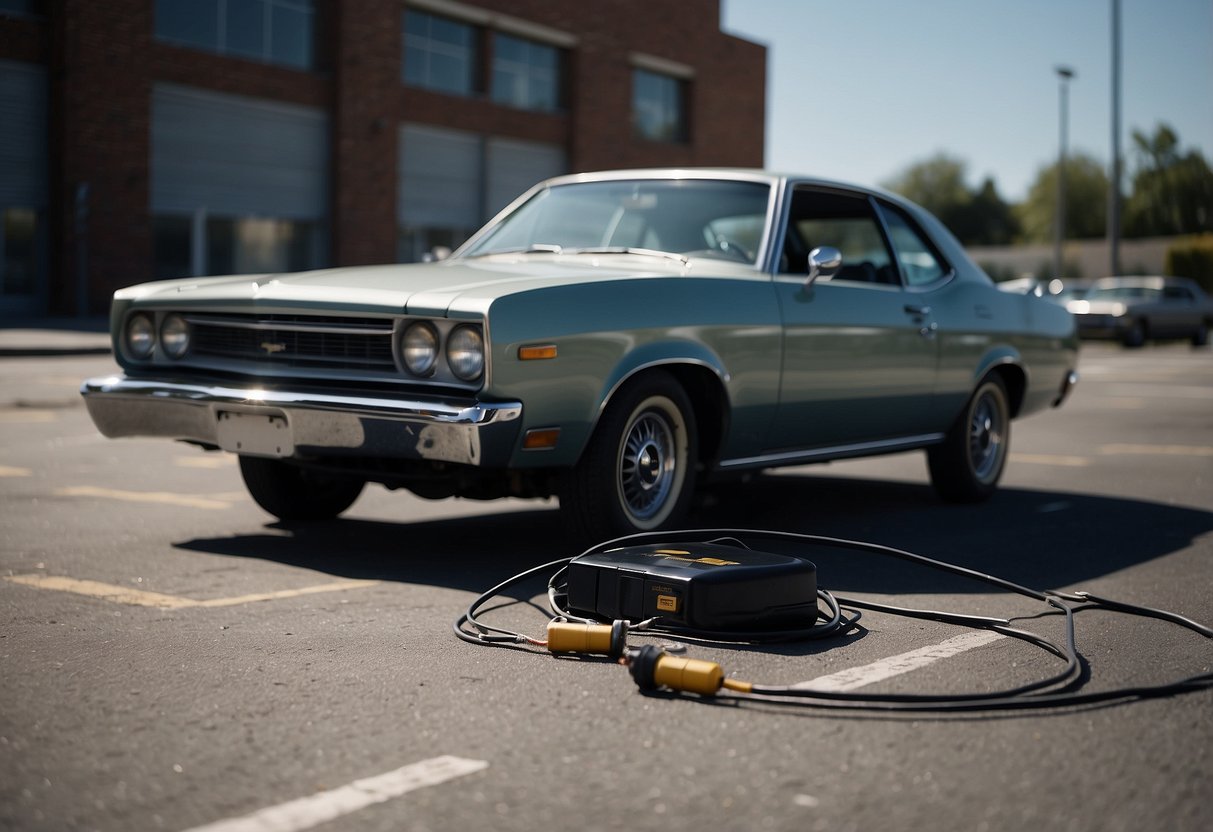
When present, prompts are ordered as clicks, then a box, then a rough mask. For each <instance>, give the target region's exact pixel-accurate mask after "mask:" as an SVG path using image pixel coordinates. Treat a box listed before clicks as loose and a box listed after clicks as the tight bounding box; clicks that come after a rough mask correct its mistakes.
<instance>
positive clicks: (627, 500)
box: [560, 371, 698, 542]
mask: <svg viewBox="0 0 1213 832" xmlns="http://www.w3.org/2000/svg"><path fill="white" fill-rule="evenodd" d="M697 439H698V437H697V434H696V426H695V413H694V410H693V408H692V407H691V402H690V399H689V398H688V397H687V394H686V392H685V391H684V390H683V389H682V387H681V386H680V385H679V384H678V382H676V381H675V380H674V378H673V377H672V376H670V375H669V374H668V373H665V372H660V371H657V372H653V373H649V374H646V375H644V376H642V377H640V378H638V379H635V380H634V381H631V382H628V383H627V384H626V385H625V386H624V387H623V388H621V389H620V391H619V392H618V393H617V394H616V395H615V397H614V398H613V399H612V400H611V402H610V404H609V405H608V406H607V409H606V411H605V412H604V413H603V415H602V418H601V419H600V420H599V423H598V427H597V428H596V429H595V431H594V434H593V436H591V437H590V441H589V444H588V445H587V446H586V449H585V452H584V453H583V454H582V456H581V459H580V461H578V463H577V465H576V466H574V467H573V469H572V470H571V471H570V472H569V473H568V475H567V476H566V478H565V483H564V488H563V489H562V492H561V506H560V507H561V510H562V512H563V514H564V517H565V525H566V528H567V530H568V532H569V534H570V535H571V536H572V537H573V538H574V539H575V540H578V541H587V542H599V541H602V540H607V539H610V538H614V537H619V536H621V535H625V534H634V533H637V532H648V531H655V530H658V529H662V528H670V527H671V526H672V525H674V524H676V523H677V522H678V521H680V520H681V519H682V518H683V517H684V516H685V515H686V513H687V509H688V506H689V505H690V502H691V495H692V492H693V491H694V488H695V465H696V462H697V447H696V444H697Z"/></svg>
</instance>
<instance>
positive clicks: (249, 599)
mask: <svg viewBox="0 0 1213 832" xmlns="http://www.w3.org/2000/svg"><path fill="white" fill-rule="evenodd" d="M377 583H379V581H360V580H356V579H352V578H351V579H350V580H348V581H334V582H333V583H331V584H317V585H316V586H305V587H303V588H301V589H282V590H279V591H277V592H257V593H253V594H251V595H237V596H236V597H234V598H212V599H211V600H209V601H198V602H197V603H196V604H194V606H198V607H234V606H236V605H238V604H252V603H254V602H256V601H275V600H277V599H279V598H297V597H299V596H300V595H315V594H316V593H318V592H340V591H341V590H343V589H361V588H362V587H366V586H375V585H376V584H377Z"/></svg>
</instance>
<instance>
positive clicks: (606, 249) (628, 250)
mask: <svg viewBox="0 0 1213 832" xmlns="http://www.w3.org/2000/svg"><path fill="white" fill-rule="evenodd" d="M564 253H565V254H643V255H645V256H648V257H664V258H665V259H667V260H677V261H678V262H679V263H682V264H683V265H684V266H685V265H686V264H687V263H690V262H691V260H690V258H689V257H687V256H686V255H685V254H678V253H677V252H674V251H658V250H657V249H655V248H636V247H635V246H597V247H594V248H571V249H567V250H566V251H565V252H564Z"/></svg>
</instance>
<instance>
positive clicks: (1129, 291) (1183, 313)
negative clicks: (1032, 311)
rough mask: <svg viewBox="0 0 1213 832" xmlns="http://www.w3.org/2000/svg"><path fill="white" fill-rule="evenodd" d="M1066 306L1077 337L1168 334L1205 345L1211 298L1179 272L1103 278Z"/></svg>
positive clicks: (1140, 339)
mask: <svg viewBox="0 0 1213 832" xmlns="http://www.w3.org/2000/svg"><path fill="white" fill-rule="evenodd" d="M1066 308H1067V309H1069V310H1070V312H1071V313H1073V315H1074V317H1075V319H1076V320H1077V321H1078V332H1079V335H1080V336H1081V337H1083V338H1110V339H1114V340H1118V341H1120V342H1121V343H1123V344H1124V345H1125V346H1127V347H1140V346H1141V345H1142V344H1144V343H1145V342H1146V341H1147V340H1154V339H1158V340H1162V339H1167V338H1182V339H1185V340H1190V341H1191V342H1192V344H1193V345H1194V346H1204V345H1206V344H1207V343H1209V329H1210V327H1213V299H1210V298H1209V296H1208V295H1207V294H1205V292H1204V290H1203V289H1201V288H1200V286H1199V285H1198V284H1197V283H1196V281H1194V280H1188V279H1186V278H1182V277H1108V278H1104V279H1103V280H1099V281H1096V282H1095V284H1094V285H1093V286H1091V288H1090V289H1089V290H1088V291H1087V292H1086V294H1084V295H1083V297H1082V298H1080V299H1077V300H1072V301H1069V302H1068V303H1067V304H1066Z"/></svg>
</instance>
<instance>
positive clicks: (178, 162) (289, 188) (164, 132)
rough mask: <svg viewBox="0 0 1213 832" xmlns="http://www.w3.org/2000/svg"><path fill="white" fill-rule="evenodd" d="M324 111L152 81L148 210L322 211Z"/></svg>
mask: <svg viewBox="0 0 1213 832" xmlns="http://www.w3.org/2000/svg"><path fill="white" fill-rule="evenodd" d="M327 170H328V123H327V118H326V116H325V114H324V112H323V111H321V110H317V109H313V108H309V107H301V106H297V105H293V104H284V103H281V102H277V101H265V100H262V99H255V98H248V97H245V96H238V95H227V94H223V93H215V92H209V91H203V90H197V89H192V88H189V87H181V86H177V85H175V84H156V86H155V88H154V89H153V92H152V194H151V200H152V206H151V207H152V213H153V214H179V213H186V214H191V213H193V212H195V211H197V210H198V209H199V208H200V207H204V208H205V209H206V211H207V212H208V213H209V214H211V215H224V216H264V217H277V218H282V219H308V220H315V219H320V218H323V217H324V216H325V215H326V213H327V202H328V175H327Z"/></svg>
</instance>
